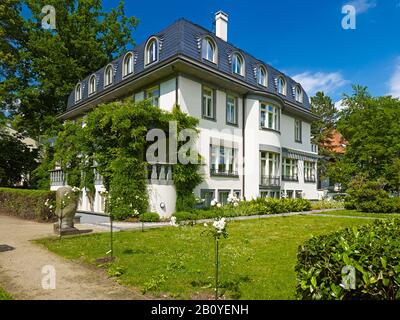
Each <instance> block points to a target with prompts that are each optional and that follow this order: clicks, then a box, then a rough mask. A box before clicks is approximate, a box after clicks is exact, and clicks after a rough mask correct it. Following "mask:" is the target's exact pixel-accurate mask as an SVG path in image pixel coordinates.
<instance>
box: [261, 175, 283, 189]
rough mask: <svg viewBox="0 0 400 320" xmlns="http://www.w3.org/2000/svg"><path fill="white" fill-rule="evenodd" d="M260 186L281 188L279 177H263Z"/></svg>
mask: <svg viewBox="0 0 400 320" xmlns="http://www.w3.org/2000/svg"><path fill="white" fill-rule="evenodd" d="M260 185H261V186H263V187H279V186H280V179H279V176H261V181H260Z"/></svg>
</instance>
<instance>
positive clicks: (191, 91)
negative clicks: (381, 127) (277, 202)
mask: <svg viewBox="0 0 400 320" xmlns="http://www.w3.org/2000/svg"><path fill="white" fill-rule="evenodd" d="M128 96H133V97H134V99H135V101H140V100H143V99H151V101H152V102H153V104H154V105H157V106H159V107H160V108H162V109H165V110H172V108H173V106H174V105H175V104H177V105H179V106H180V108H181V110H182V111H184V112H187V113H188V114H189V115H191V116H193V117H196V118H198V119H199V120H200V122H199V130H200V135H199V140H198V148H199V152H200V154H201V155H202V157H203V158H204V159H205V162H206V165H204V166H202V169H201V170H202V173H203V175H204V181H203V182H202V183H201V184H200V185H199V186H197V188H196V189H195V193H196V195H197V196H199V197H201V198H202V199H205V201H206V202H210V201H211V200H212V199H214V198H216V199H218V201H219V202H221V203H225V202H226V201H227V198H228V194H229V193H235V194H237V195H238V196H240V197H243V198H245V199H251V198H257V197H276V198H279V197H282V196H284V197H289V198H307V199H318V192H317V179H316V172H317V170H316V169H317V168H316V166H317V159H318V156H317V149H316V146H314V145H312V144H311V136H310V135H311V123H312V121H314V120H316V119H317V117H316V116H315V115H313V114H312V113H311V112H310V105H309V99H308V96H307V94H306V92H304V90H303V88H302V86H301V84H300V83H297V82H295V81H294V80H293V79H291V78H289V77H288V76H286V75H285V74H283V73H282V72H280V71H278V70H276V69H275V68H273V67H272V66H270V65H268V64H266V63H264V62H262V61H260V60H258V59H256V58H255V57H253V56H252V55H250V54H248V53H247V52H245V51H243V50H241V49H239V48H237V47H235V46H234V45H232V44H231V43H229V42H228V16H227V15H226V14H225V13H224V12H222V11H219V12H218V13H216V15H215V33H214V32H211V31H209V30H206V29H204V28H203V27H201V26H198V25H196V24H194V23H192V22H189V21H187V20H185V19H179V20H177V21H176V22H175V23H173V24H172V25H170V26H169V27H167V28H166V29H164V30H162V31H161V32H159V33H156V34H153V35H151V36H149V38H148V40H147V41H146V42H145V43H143V44H141V45H138V46H136V47H135V48H134V49H133V50H132V51H129V52H127V53H126V54H125V55H124V56H122V57H120V58H118V59H116V60H115V61H112V62H111V63H109V64H108V65H106V66H104V68H102V69H101V70H98V71H97V72H95V73H93V74H91V75H89V76H88V77H87V78H85V79H84V80H82V81H81V82H79V83H78V84H77V85H76V87H75V90H74V91H73V92H72V93H71V95H70V97H69V100H68V106H67V110H66V112H65V113H63V114H62V115H60V119H62V120H66V119H70V120H73V119H79V118H82V117H83V116H84V115H85V114H86V113H87V112H89V111H90V110H91V109H92V108H94V107H96V105H98V104H100V103H103V102H108V101H112V100H117V99H121V98H125V97H128ZM51 181H52V186H51V188H52V189H53V190H55V189H57V188H58V187H59V186H60V185H63V184H65V183H66V181H65V179H64V175H63V173H62V172H61V170H54V171H52V172H51ZM148 190H149V196H150V207H151V208H149V210H151V211H153V212H158V213H159V214H160V215H161V216H164V217H167V216H170V215H171V214H172V213H173V212H174V210H175V200H176V194H175V189H174V185H173V172H171V166H170V165H168V164H165V163H158V164H152V168H151V170H150V171H149V180H148ZM102 191H104V187H103V186H102V181H101V177H100V176H97V178H96V196H95V200H94V203H92V204H91V203H89V201H88V199H87V197H86V196H85V195H84V196H83V197H82V199H81V203H80V207H79V210H80V211H92V212H103V210H104V199H103V198H102V195H101V193H102Z"/></svg>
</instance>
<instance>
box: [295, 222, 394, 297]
mask: <svg viewBox="0 0 400 320" xmlns="http://www.w3.org/2000/svg"><path fill="white" fill-rule="evenodd" d="M345 266H351V267H352V268H354V271H355V288H354V289H346V286H345V285H343V277H344V274H342V272H344V270H343V267H345ZM295 270H296V272H297V290H296V292H297V296H298V298H300V299H323V300H333V299H338V300H350V299H374V300H394V299H400V290H399V289H400V219H385V220H379V221H378V220H377V221H375V222H374V223H372V224H369V225H366V226H363V227H361V228H358V229H357V228H353V229H349V228H348V229H345V230H342V231H338V232H335V233H332V234H329V235H323V236H319V237H314V238H312V239H310V240H308V241H307V242H306V243H305V244H304V245H302V246H300V247H299V251H298V254H297V265H296V267H295Z"/></svg>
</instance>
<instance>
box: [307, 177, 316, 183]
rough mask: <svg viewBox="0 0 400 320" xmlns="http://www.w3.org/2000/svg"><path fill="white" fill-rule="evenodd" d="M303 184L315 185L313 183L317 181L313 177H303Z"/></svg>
mask: <svg viewBox="0 0 400 320" xmlns="http://www.w3.org/2000/svg"><path fill="white" fill-rule="evenodd" d="M304 182H312V183H315V182H317V179H316V177H315V176H311V177H304Z"/></svg>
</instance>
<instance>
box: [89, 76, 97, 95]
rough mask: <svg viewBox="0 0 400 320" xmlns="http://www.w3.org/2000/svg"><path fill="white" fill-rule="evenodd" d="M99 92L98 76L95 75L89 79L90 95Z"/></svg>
mask: <svg viewBox="0 0 400 320" xmlns="http://www.w3.org/2000/svg"><path fill="white" fill-rule="evenodd" d="M96 90H97V88H96V75H95V74H93V75H92V76H91V77H90V78H89V95H91V94H93V93H95V92H96Z"/></svg>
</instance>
